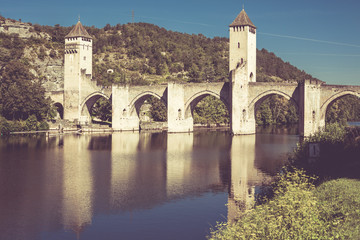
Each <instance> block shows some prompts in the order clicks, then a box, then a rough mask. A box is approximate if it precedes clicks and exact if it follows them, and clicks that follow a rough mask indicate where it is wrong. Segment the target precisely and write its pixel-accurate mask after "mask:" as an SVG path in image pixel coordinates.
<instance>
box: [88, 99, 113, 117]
mask: <svg viewBox="0 0 360 240" xmlns="http://www.w3.org/2000/svg"><path fill="white" fill-rule="evenodd" d="M91 116H92V117H96V118H99V119H100V120H102V121H105V122H111V119H112V110H111V102H110V101H109V100H107V99H105V98H99V100H97V101H96V102H95V104H94V105H93V107H92V109H91Z"/></svg>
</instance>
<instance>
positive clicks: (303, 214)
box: [210, 170, 346, 240]
mask: <svg viewBox="0 0 360 240" xmlns="http://www.w3.org/2000/svg"><path fill="white" fill-rule="evenodd" d="M312 181H313V179H312V178H310V177H308V176H307V175H306V174H305V172H304V171H302V170H294V171H285V172H283V173H282V174H279V176H278V180H277V181H276V184H275V188H274V194H275V195H274V197H273V198H272V199H271V200H269V201H268V202H267V203H265V204H262V205H259V206H257V207H255V209H253V210H250V211H248V212H247V213H245V214H244V216H243V217H242V218H241V219H240V220H239V221H238V222H235V223H233V224H231V223H219V224H218V225H217V230H214V231H212V233H211V236H210V239H261V240H263V239H269V240H270V239H271V240H274V239H343V238H344V236H346V233H344V231H343V230H342V229H338V228H334V226H336V224H337V223H338V218H329V217H327V215H326V213H327V210H328V209H326V205H325V206H324V205H323V204H322V202H321V201H320V200H319V199H318V198H317V197H316V195H315V194H314V188H315V187H314V185H313V184H312Z"/></svg>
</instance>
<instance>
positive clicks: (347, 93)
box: [320, 90, 360, 123]
mask: <svg viewBox="0 0 360 240" xmlns="http://www.w3.org/2000/svg"><path fill="white" fill-rule="evenodd" d="M346 96H355V97H357V98H358V100H359V101H360V93H357V92H355V91H351V90H345V91H342V92H339V93H336V94H334V95H332V96H331V97H329V98H327V99H326V100H325V101H324V102H323V103H322V105H321V107H320V111H321V112H320V121H322V122H324V123H325V118H326V113H327V110H328V108H329V107H330V106H331V105H332V104H333V103H334V102H336V101H337V100H339V99H341V98H343V97H346Z"/></svg>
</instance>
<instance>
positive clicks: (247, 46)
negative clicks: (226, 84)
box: [229, 9, 256, 82]
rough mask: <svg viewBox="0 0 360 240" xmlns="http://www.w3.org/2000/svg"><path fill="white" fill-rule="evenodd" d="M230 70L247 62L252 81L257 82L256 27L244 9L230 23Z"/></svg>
mask: <svg viewBox="0 0 360 240" xmlns="http://www.w3.org/2000/svg"><path fill="white" fill-rule="evenodd" d="M229 27H230V45H229V47H230V49H229V52H230V53H229V54H230V56H229V71H231V70H234V69H236V68H237V67H238V66H239V65H242V64H243V63H246V64H245V70H246V73H247V74H246V75H247V76H248V77H249V81H250V82H256V27H255V25H254V24H253V23H252V22H251V20H250V18H249V17H248V15H247V14H246V12H245V10H244V9H243V10H242V11H241V12H240V13H239V15H238V16H237V17H236V18H235V20H234V21H233V22H232V23H231V24H230V26H229Z"/></svg>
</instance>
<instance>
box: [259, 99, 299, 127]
mask: <svg viewBox="0 0 360 240" xmlns="http://www.w3.org/2000/svg"><path fill="white" fill-rule="evenodd" d="M255 117H256V123H257V124H258V125H271V124H294V123H297V122H298V121H299V117H298V113H297V108H296V106H295V105H294V104H293V103H292V102H291V101H288V100H286V99H285V98H284V97H282V96H278V95H272V96H270V97H268V98H266V99H265V100H264V101H263V102H262V103H261V104H260V105H259V107H258V111H257V112H256V116H255Z"/></svg>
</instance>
